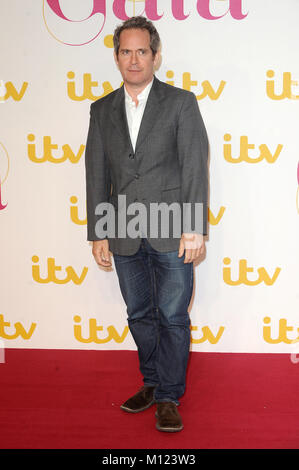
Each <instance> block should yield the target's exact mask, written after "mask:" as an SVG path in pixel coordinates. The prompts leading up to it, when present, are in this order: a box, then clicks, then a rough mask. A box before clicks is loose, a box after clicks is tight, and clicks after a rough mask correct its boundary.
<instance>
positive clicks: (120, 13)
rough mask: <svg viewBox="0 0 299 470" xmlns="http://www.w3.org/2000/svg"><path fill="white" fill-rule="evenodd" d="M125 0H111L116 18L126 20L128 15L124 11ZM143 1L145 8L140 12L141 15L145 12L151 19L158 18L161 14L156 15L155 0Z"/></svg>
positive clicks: (155, 19)
mask: <svg viewBox="0 0 299 470" xmlns="http://www.w3.org/2000/svg"><path fill="white" fill-rule="evenodd" d="M126 1H127V0H114V2H113V7H112V8H113V13H114V14H115V16H116V17H117V18H119V19H120V20H123V21H125V20H128V19H129V18H130V16H128V15H127V13H126ZM144 1H145V9H144V10H143V12H142V13H141V15H143V14H144V13H145V15H146V17H147V18H148V19H149V20H151V21H157V20H160V19H161V18H162V16H163V14H162V15H158V12H157V0H144Z"/></svg>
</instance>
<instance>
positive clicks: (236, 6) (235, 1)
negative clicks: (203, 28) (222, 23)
mask: <svg viewBox="0 0 299 470" xmlns="http://www.w3.org/2000/svg"><path fill="white" fill-rule="evenodd" d="M197 11H198V13H199V14H200V16H202V18H205V19H206V20H218V19H219V18H222V17H223V16H225V15H226V14H227V13H228V12H229V11H230V14H231V16H232V17H233V18H235V20H243V18H245V17H246V16H247V15H248V13H246V15H243V13H242V0H229V8H228V10H227V12H226V13H224V14H223V15H220V16H214V15H212V14H211V12H210V0H197Z"/></svg>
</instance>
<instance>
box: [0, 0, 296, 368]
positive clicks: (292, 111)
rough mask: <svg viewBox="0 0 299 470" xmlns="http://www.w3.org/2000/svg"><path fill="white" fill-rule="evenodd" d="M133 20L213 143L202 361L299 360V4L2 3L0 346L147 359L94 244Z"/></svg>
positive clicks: (162, 75)
mask: <svg viewBox="0 0 299 470" xmlns="http://www.w3.org/2000/svg"><path fill="white" fill-rule="evenodd" d="M134 15H144V16H146V17H147V18H149V19H150V20H152V21H153V22H154V24H155V26H156V27H157V29H158V31H159V33H160V36H161V39H162V63H161V66H160V68H159V70H157V72H156V76H157V77H158V78H159V79H160V80H162V81H165V82H167V83H169V84H171V85H174V86H177V87H181V88H184V89H186V90H191V91H192V92H194V94H195V95H196V97H197V100H198V105H199V108H200V110H201V113H202V116H203V119H204V122H205V125H206V128H207V132H208V136H209V142H210V159H209V170H210V196H209V235H208V237H207V242H206V248H207V249H206V256H205V257H204V259H203V260H202V261H201V262H200V263H199V264H197V265H196V266H194V275H195V285H194V294H193V298H192V301H191V304H190V318H191V323H192V328H191V337H192V350H193V351H208V352H254V353H290V354H293V355H295V356H294V357H297V356H296V354H297V352H298V360H299V318H298V307H299V288H298V281H299V269H298V268H299V255H298V248H299V243H298V240H299V238H298V236H299V230H298V228H299V224H298V223H299V196H298V194H299V191H298V186H299V168H298V161H299V141H298V125H299V62H298V40H299V28H298V17H299V2H298V0H284V1H282V0H262V1H261V0H243V1H242V0H230V1H229V0H143V1H140V0H139V1H138V0H135V1H133V0H114V1H113V0H84V1H83V0H68V1H67V0H24V1H20V0H9V1H8V0H1V17H0V25H1V27H0V43H1V62H0V116H1V126H0V182H1V184H0V226H1V231H0V243H1V262H0V283H1V296H0V341H1V344H2V346H3V348H57V349H97V350H104V349H115V350H120V349H133V350H134V349H135V344H134V341H133V339H132V337H131V334H130V332H129V330H128V327H127V315H126V309H125V305H124V303H123V300H122V297H121V294H120V290H119V285H118V279H117V275H116V272H115V269H114V265H113V269H111V270H110V271H104V270H103V269H101V268H99V267H98V266H97V265H96V263H95V261H94V259H93V257H92V253H91V244H90V243H89V242H88V241H87V235H86V198H85V167H84V151H85V143H86V137H87V132H88V126H89V108H90V104H91V103H92V102H93V101H95V100H97V99H99V98H101V97H103V96H105V95H107V94H108V93H110V92H111V91H113V90H115V89H116V88H118V87H119V86H120V85H121V81H122V78H121V76H120V74H119V71H118V69H117V67H116V65H115V63H114V60H113V48H112V35H113V31H114V28H115V27H116V25H118V24H120V23H121V22H122V21H123V20H125V19H127V18H128V17H131V16H134Z"/></svg>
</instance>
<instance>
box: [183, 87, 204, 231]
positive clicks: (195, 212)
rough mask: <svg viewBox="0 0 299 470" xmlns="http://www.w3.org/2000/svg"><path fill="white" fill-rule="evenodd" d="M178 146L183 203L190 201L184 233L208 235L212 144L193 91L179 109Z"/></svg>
mask: <svg viewBox="0 0 299 470" xmlns="http://www.w3.org/2000/svg"><path fill="white" fill-rule="evenodd" d="M177 148H178V158H179V162H180V168H181V202H182V203H189V205H186V209H187V210H186V214H189V217H190V220H191V227H190V224H188V223H187V224H186V223H185V220H187V221H188V217H186V219H185V218H184V226H183V232H187V231H189V232H190V231H191V232H192V231H195V232H197V233H201V234H203V235H207V219H208V217H207V212H208V207H207V201H208V152H209V143H208V136H207V132H206V128H205V125H204V122H203V119H202V116H201V113H200V111H199V107H198V103H197V99H196V97H195V95H194V93H191V92H190V93H187V94H186V95H185V99H184V101H183V104H182V107H181V110H180V114H179V120H178V130H177ZM195 203H199V204H195ZM196 220H197V223H196V224H195V221H196ZM190 228H191V230H190Z"/></svg>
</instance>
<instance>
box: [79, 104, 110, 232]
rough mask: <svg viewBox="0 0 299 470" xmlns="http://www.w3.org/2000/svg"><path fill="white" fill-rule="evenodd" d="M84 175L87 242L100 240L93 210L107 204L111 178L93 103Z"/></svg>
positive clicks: (97, 217) (96, 219) (96, 218)
mask: <svg viewBox="0 0 299 470" xmlns="http://www.w3.org/2000/svg"><path fill="white" fill-rule="evenodd" d="M85 174H86V209H87V240H101V238H99V237H97V235H96V231H95V226H96V222H97V221H98V220H99V218H100V217H99V216H96V214H95V210H96V206H97V205H98V204H99V203H101V202H108V199H109V195H110V188H111V177H110V170H109V165H108V161H107V157H106V155H105V152H104V147H103V141H102V137H101V132H100V128H99V123H98V120H97V118H96V115H95V109H94V103H91V105H90V121H89V129H88V135H87V141H86V148H85ZM105 238H107V237H105ZM102 239H103V238H102Z"/></svg>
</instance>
